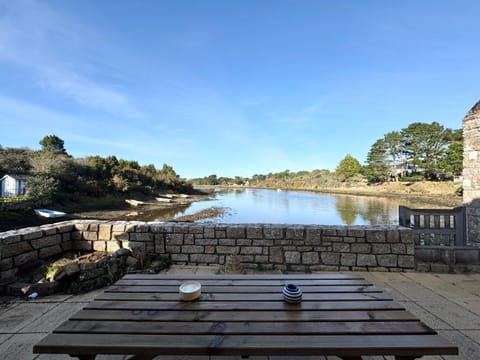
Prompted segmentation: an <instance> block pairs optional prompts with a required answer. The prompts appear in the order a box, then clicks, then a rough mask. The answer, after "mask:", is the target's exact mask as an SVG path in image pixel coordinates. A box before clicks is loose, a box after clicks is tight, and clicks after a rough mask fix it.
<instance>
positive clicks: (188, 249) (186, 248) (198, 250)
mask: <svg viewBox="0 0 480 360" xmlns="http://www.w3.org/2000/svg"><path fill="white" fill-rule="evenodd" d="M181 250H182V253H186V254H203V250H204V247H203V246H198V245H183V246H182V249H181Z"/></svg>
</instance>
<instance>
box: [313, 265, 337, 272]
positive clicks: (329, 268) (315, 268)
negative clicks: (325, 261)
mask: <svg viewBox="0 0 480 360" xmlns="http://www.w3.org/2000/svg"><path fill="white" fill-rule="evenodd" d="M310 270H311V271H338V270H339V266H338V265H310Z"/></svg>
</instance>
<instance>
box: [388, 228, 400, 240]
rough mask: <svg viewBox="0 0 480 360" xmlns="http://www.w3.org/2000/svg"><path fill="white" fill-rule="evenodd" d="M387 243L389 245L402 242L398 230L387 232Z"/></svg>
mask: <svg viewBox="0 0 480 360" xmlns="http://www.w3.org/2000/svg"><path fill="white" fill-rule="evenodd" d="M387 242H389V243H399V242H400V232H399V231H397V230H388V231H387Z"/></svg>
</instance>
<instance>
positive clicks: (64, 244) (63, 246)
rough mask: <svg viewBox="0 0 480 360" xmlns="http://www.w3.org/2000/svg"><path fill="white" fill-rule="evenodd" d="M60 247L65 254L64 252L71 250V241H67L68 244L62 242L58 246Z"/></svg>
mask: <svg viewBox="0 0 480 360" xmlns="http://www.w3.org/2000/svg"><path fill="white" fill-rule="evenodd" d="M60 247H61V248H62V251H63V252H65V251H70V250H72V249H73V243H72V242H71V241H68V242H62V243H61V244H60Z"/></svg>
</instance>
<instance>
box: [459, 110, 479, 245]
mask: <svg viewBox="0 0 480 360" xmlns="http://www.w3.org/2000/svg"><path fill="white" fill-rule="evenodd" d="M463 137H464V140H463V141H464V143H463V144H464V145H463V202H464V204H465V205H466V207H467V242H468V243H469V244H470V245H475V246H480V101H478V102H477V103H476V104H475V105H474V106H473V107H472V108H471V109H470V111H469V112H468V114H467V115H466V116H465V118H464V119H463Z"/></svg>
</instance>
